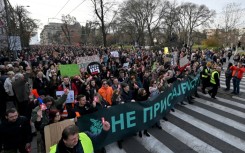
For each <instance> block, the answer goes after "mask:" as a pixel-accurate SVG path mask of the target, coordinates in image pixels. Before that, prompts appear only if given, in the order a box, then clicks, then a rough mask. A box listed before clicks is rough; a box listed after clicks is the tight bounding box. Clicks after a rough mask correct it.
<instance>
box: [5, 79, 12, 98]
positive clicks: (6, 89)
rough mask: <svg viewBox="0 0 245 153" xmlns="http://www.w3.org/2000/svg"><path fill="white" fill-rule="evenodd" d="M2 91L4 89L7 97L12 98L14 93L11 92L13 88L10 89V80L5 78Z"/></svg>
mask: <svg viewBox="0 0 245 153" xmlns="http://www.w3.org/2000/svg"><path fill="white" fill-rule="evenodd" d="M4 89H5V92H6V93H7V94H8V95H9V96H14V91H13V88H12V80H11V79H10V78H7V79H6V80H5V81H4Z"/></svg>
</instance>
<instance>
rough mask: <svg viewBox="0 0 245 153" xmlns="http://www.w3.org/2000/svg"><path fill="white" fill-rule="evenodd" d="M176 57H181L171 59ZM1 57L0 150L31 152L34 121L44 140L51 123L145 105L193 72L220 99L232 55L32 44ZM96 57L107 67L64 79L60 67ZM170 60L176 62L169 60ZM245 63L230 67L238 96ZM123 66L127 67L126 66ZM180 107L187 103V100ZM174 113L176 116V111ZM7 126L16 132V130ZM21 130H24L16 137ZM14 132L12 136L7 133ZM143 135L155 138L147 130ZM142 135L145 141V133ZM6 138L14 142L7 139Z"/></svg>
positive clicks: (189, 101)
mask: <svg viewBox="0 0 245 153" xmlns="http://www.w3.org/2000/svg"><path fill="white" fill-rule="evenodd" d="M115 50H116V51H118V53H119V57H113V56H111V54H110V52H111V51H115ZM174 54H175V55H176V56H169V55H174ZM1 55H2V56H1V57H0V62H1V65H0V72H1V77H0V88H1V89H0V92H1V93H0V94H1V103H0V105H1V106H0V109H1V110H0V113H1V114H0V116H1V119H2V123H1V126H0V135H1V138H0V151H1V149H4V151H6V152H7V151H13V150H17V149H19V151H20V152H21V153H24V152H28V149H29V148H30V142H31V138H30V137H31V134H32V132H34V130H32V131H31V126H30V125H29V124H28V123H27V121H30V120H31V121H32V123H33V126H35V128H36V129H37V130H38V131H40V133H41V134H42V138H43V141H44V137H43V133H44V126H46V125H49V124H52V123H55V122H58V121H60V120H65V119H70V118H75V120H76V119H77V118H78V117H82V116H84V115H86V114H89V113H93V112H96V111H98V110H100V109H106V108H110V107H113V106H114V105H119V104H125V103H130V102H137V101H146V100H147V99H149V98H154V97H156V96H157V95H158V94H160V93H161V92H164V91H165V90H166V89H167V88H168V87H170V86H171V85H172V84H173V83H174V82H176V81H181V80H183V79H185V78H186V77H187V76H188V75H189V74H193V75H196V74H197V73H198V72H199V71H200V72H201V75H200V76H201V80H202V82H203V85H202V92H203V93H204V94H206V87H208V86H212V90H209V92H208V93H209V94H210V95H211V97H212V98H215V95H216V94H217V90H218V87H219V86H220V85H219V76H220V73H221V69H222V68H223V64H224V62H229V60H230V58H231V56H232V54H231V53H230V52H227V51H225V50H219V51H216V52H215V51H211V50H208V49H207V50H200V49H198V50H193V51H189V50H188V49H186V48H183V49H181V50H178V49H175V48H172V49H169V54H168V55H165V54H164V52H163V51H162V50H157V51H153V50H146V49H141V48H137V49H118V48H103V47H79V46H32V47H31V48H29V49H25V50H23V51H21V52H17V53H16V57H17V58H16V59H15V58H14V55H12V56H8V54H7V53H6V52H3V53H2V54H1ZM91 55H98V56H99V57H100V59H101V63H100V64H101V67H102V68H101V72H100V73H99V74H98V75H90V74H89V73H88V72H86V71H84V70H82V69H81V71H80V75H76V76H73V77H68V76H61V73H60V70H59V65H60V64H71V63H76V59H77V57H83V56H91ZM185 56H188V58H189V62H188V63H187V64H185V65H182V66H180V65H179V61H180V59H181V58H183V57H185ZM238 56H239V55H238ZM7 57H8V58H7ZM166 57H168V58H166ZM227 57H228V58H227ZM169 58H170V59H174V60H166V59H169ZM226 59H227V60H226ZM244 59H245V58H244V56H239V59H237V55H235V56H234V61H235V62H236V63H234V64H237V66H236V65H234V66H232V64H229V67H227V70H226V71H225V75H226V79H227V82H226V84H227V88H226V90H229V89H230V86H229V85H230V83H229V82H230V81H231V78H233V83H234V85H235V86H234V91H233V93H234V94H239V83H240V80H241V78H242V76H243V72H244V71H245V69H244V68H242V64H241V63H240V62H245V60H244ZM124 63H127V65H128V66H127V67H124ZM214 72H215V73H214ZM33 89H36V90H37V93H38V95H39V96H40V98H41V99H42V101H43V103H44V104H45V105H46V107H47V109H45V110H42V109H40V106H39V103H40V101H39V100H37V97H35V96H34V95H33V93H32V91H33ZM69 90H73V91H74V95H75V97H74V98H75V99H76V100H75V101H74V103H65V101H66V98H67V94H68V92H69ZM56 91H64V95H62V96H61V97H56ZM193 96H196V97H198V98H200V96H199V95H198V92H197V91H196V92H195V93H194V95H190V96H187V97H186V100H185V101H187V102H188V103H189V104H193V99H194V97H193ZM180 104H181V105H186V103H184V101H183V102H181V103H180ZM6 110H7V111H6ZM171 110H172V111H173V112H174V107H173V108H172V109H171ZM164 119H165V120H167V118H165V117H164ZM9 122H14V123H15V124H14V125H13V124H9ZM20 125H21V126H20ZM22 125H23V126H22ZM156 127H158V128H159V129H161V126H160V124H159V123H156ZM8 128H11V129H12V130H15V129H16V132H11V131H9V130H10V129H8ZM21 130H23V131H24V132H18V133H17V131H21ZM2 133H4V135H5V136H4V137H2ZM9 133H11V135H10V136H9V135H6V134H9ZM143 134H144V135H145V136H150V134H149V133H148V132H147V129H145V130H144V132H143ZM23 135H25V136H23ZM139 136H140V137H142V133H141V132H139ZM7 137H8V138H9V139H10V140H9V139H5V138H7ZM14 138H18V139H14ZM13 140H15V141H13ZM118 145H119V147H120V148H122V140H120V141H118Z"/></svg>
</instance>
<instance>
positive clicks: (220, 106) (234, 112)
mask: <svg viewBox="0 0 245 153" xmlns="http://www.w3.org/2000/svg"><path fill="white" fill-rule="evenodd" d="M195 101H196V102H199V103H202V104H204V105H207V106H210V107H213V108H216V109H219V110H221V111H224V112H227V113H229V114H233V115H236V116H238V117H241V118H245V113H243V112H240V111H237V110H234V109H231V108H229V107H225V106H222V105H219V104H216V103H214V102H209V101H207V100H203V99H195Z"/></svg>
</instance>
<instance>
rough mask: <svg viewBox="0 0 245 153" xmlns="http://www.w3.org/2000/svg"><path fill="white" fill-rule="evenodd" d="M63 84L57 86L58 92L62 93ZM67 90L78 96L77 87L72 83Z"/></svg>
mask: <svg viewBox="0 0 245 153" xmlns="http://www.w3.org/2000/svg"><path fill="white" fill-rule="evenodd" d="M63 87H64V83H62V84H61V85H59V86H58V91H63V90H64V88H63ZM68 89H69V90H73V91H74V95H75V96H76V95H78V90H77V87H76V85H75V84H74V83H71V86H70V85H69V87H68Z"/></svg>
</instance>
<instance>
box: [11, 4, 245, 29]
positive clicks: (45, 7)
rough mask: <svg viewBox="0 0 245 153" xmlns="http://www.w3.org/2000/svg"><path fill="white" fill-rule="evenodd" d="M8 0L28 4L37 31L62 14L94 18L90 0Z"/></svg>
mask: <svg viewBox="0 0 245 153" xmlns="http://www.w3.org/2000/svg"><path fill="white" fill-rule="evenodd" d="M9 1H10V3H11V4H12V6H16V5H22V6H30V7H28V8H27V10H28V11H29V12H31V17H32V18H35V19H39V20H40V21H41V25H40V29H39V32H40V31H41V29H42V28H43V26H44V25H45V24H48V21H49V22H58V21H59V20H60V19H61V15H62V14H69V13H70V15H72V16H75V17H76V19H77V21H78V22H80V23H81V24H82V25H84V24H85V23H86V21H87V20H92V19H94V18H95V15H94V13H93V7H92V3H91V0H9ZM116 1H118V2H122V1H123V0H116ZM177 1H178V2H179V3H181V2H193V3H196V4H199V5H200V4H204V5H206V6H207V7H209V8H210V9H213V10H215V11H216V13H220V12H221V11H222V8H223V7H224V6H225V5H226V4H228V3H230V2H235V3H240V4H241V5H242V7H243V8H245V0H177ZM67 2H68V3H67ZM66 3H67V5H66V6H65V7H64V8H63V9H62V10H61V8H62V7H63V6H64V5H65V4H66ZM77 6H78V7H77ZM76 7H77V8H76ZM75 8H76V9H75ZM74 9H75V10H74ZM60 10H61V11H60ZM73 10H74V11H73ZM59 11H60V12H59ZM58 12H59V13H58ZM52 18H57V19H52Z"/></svg>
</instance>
